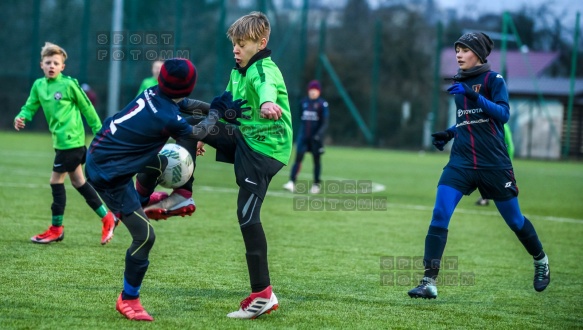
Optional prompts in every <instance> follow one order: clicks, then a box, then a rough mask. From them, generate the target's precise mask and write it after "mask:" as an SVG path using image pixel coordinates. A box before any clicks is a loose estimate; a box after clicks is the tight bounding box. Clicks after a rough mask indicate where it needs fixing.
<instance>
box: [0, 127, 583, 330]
mask: <svg viewBox="0 0 583 330" xmlns="http://www.w3.org/2000/svg"><path fill="white" fill-rule="evenodd" d="M207 150H208V152H207V154H206V155H205V156H204V157H201V158H199V159H198V162H197V169H196V173H195V177H196V182H195V195H194V198H195V201H196V204H197V211H196V212H195V213H194V214H193V216H191V217H185V218H181V217H175V218H170V219H169V220H167V221H159V222H155V221H153V226H154V227H155V230H156V236H157V239H156V244H155V245H154V248H153V250H152V252H151V254H150V268H149V271H148V273H147V274H146V278H145V280H144V283H143V285H142V291H141V300H142V304H143V305H144V307H145V308H146V309H147V310H148V312H149V313H150V314H151V315H152V316H153V317H154V318H155V322H153V323H139V322H133V321H128V320H126V319H124V318H123V317H122V316H121V315H120V314H119V313H118V312H117V311H116V310H115V300H116V298H117V296H118V295H119V292H120V291H121V288H122V277H123V267H124V256H125V251H126V249H127V247H128V246H129V243H130V236H129V233H128V231H127V229H126V228H125V227H124V226H123V225H120V227H118V228H117V230H116V233H115V237H114V238H113V240H112V242H111V243H109V244H108V245H105V246H101V245H100V244H99V241H100V232H101V223H100V221H99V219H98V217H97V215H95V213H93V211H91V210H90V209H89V207H88V206H87V205H86V204H85V202H84V201H83V199H82V197H81V196H80V195H79V194H78V193H77V192H76V191H75V189H74V188H73V187H72V186H71V185H70V182H69V181H68V180H67V181H66V183H65V187H66V189H67V207H66V211H65V220H64V225H65V239H64V240H63V241H62V242H59V243H52V244H49V245H37V244H33V243H31V242H30V241H29V239H30V237H31V236H33V235H35V234H38V233H40V232H42V231H44V230H46V229H47V228H48V226H49V224H50V206H51V202H52V198H51V191H50V187H49V184H48V182H49V177H50V172H51V166H52V161H53V157H54V151H53V149H52V146H51V138H50V135H49V134H39V133H36V134H35V133H29V132H19V133H15V132H8V131H4V132H0V174H1V175H0V219H1V230H0V329H122V328H123V329H133V328H136V329H138V328H139V329H149V328H151V329H232V328H235V329H237V328H239V329H248V328H270V329H284V328H285V329H332V328H336V329H407V328H411V329H420V328H437V329H439V328H448V329H450V328H457V329H467V328H488V329H511V328H512V329H527V328H532V329H549V328H553V329H574V328H581V327H583V302H582V300H581V295H582V293H583V276H582V274H583V265H582V263H581V253H582V252H583V197H582V196H583V195H582V193H583V164H582V163H580V162H579V163H577V162H555V161H535V160H521V159H517V160H515V161H514V169H515V174H516V178H517V181H518V186H519V188H520V195H519V202H520V205H521V209H522V211H523V213H524V214H525V215H526V216H527V217H528V218H529V219H530V220H531V221H532V223H533V224H534V226H535V228H536V230H537V232H538V233H539V236H540V238H541V241H542V243H543V246H544V248H545V251H546V252H547V254H548V255H549V261H550V267H551V278H552V280H551V284H550V285H549V287H548V288H547V289H546V290H545V291H544V292H542V293H537V292H535V291H534V289H533V288H532V277H533V265H532V259H531V257H530V256H529V255H528V254H527V253H526V251H525V250H524V248H523V247H522V245H521V244H520V243H519V241H518V239H517V238H516V236H515V235H514V233H513V232H512V231H511V230H510V229H508V227H507V226H506V224H505V223H504V220H503V219H502V218H501V217H500V216H499V215H498V213H497V211H496V208H495V206H494V205H493V204H491V205H490V206H487V207H478V206H475V205H474V202H475V200H476V199H477V198H478V195H477V192H475V193H474V194H472V195H471V196H469V197H464V198H463V199H462V201H461V202H460V204H459V205H458V208H457V210H456V212H455V213H454V216H453V218H452V221H451V225H450V227H449V240H448V244H447V247H446V250H445V257H447V258H448V259H447V260H449V263H448V265H449V266H448V267H449V268H448V269H447V270H443V271H442V273H443V274H444V276H443V278H444V279H446V280H447V283H442V285H439V286H438V289H439V296H438V298H437V299H435V300H421V299H411V298H409V297H408V296H407V291H408V290H409V289H410V288H412V287H413V286H415V285H416V283H415V281H416V280H415V276H417V275H418V274H419V272H420V271H419V270H418V269H417V268H418V266H417V265H418V261H419V258H420V257H421V256H422V255H423V249H424V240H425V234H426V232H427V227H428V225H429V221H430V219H431V212H432V206H433V201H434V198H435V187H436V183H437V180H438V179H439V176H440V173H441V169H442V168H443V166H444V165H445V164H446V163H447V159H448V155H447V153H444V152H428V153H417V152H402V151H391V150H380V149H367V148H345V147H328V148H327V151H326V153H325V155H324V156H323V179H324V180H325V183H324V188H325V189H324V193H323V194H320V195H317V196H314V195H309V194H292V193H288V192H285V191H283V190H282V189H281V186H282V185H283V184H284V183H285V182H286V181H287V179H288V174H289V170H290V166H288V167H284V169H283V170H282V171H281V172H280V173H279V174H278V175H277V176H276V177H275V178H274V179H273V181H272V183H271V186H270V189H269V193H268V196H267V198H266V200H265V202H264V204H263V209H262V222H263V226H264V228H265V231H266V235H267V239H268V244H269V258H270V259H269V262H270V270H271V280H272V284H273V286H274V292H275V293H276V295H277V296H278V298H279V303H280V309H279V310H277V311H276V312H274V313H272V314H270V315H265V316H262V317H260V318H259V319H257V320H254V321H249V320H232V319H228V318H227V317H226V314H227V313H228V312H231V311H234V310H236V309H237V308H238V303H239V301H240V300H241V299H243V298H244V297H246V296H247V295H248V293H249V290H250V289H249V283H248V275H247V269H246V263H245V255H244V246H243V241H242V238H241V234H240V231H239V228H238V225H237V220H236V215H235V210H236V196H237V186H236V184H235V182H234V174H233V170H232V166H231V165H228V164H223V163H217V162H215V161H214V150H212V148H210V147H208V148H207ZM311 170H312V166H311V158H310V156H309V155H307V156H306V159H305V161H304V166H303V168H302V173H301V175H300V179H301V180H302V182H306V183H307V182H308V181H309V180H310V179H311ZM353 184H360V186H361V187H365V191H354V190H352V189H351V187H352V185H353ZM336 187H340V190H341V191H342V193H336V191H334V189H335V188H336ZM367 187H372V191H367V190H368V188H367ZM354 201H357V202H358V203H359V204H356V206H354V204H353V203H352V202H354ZM371 201H372V202H373V204H369V203H368V202H371ZM371 207H372V208H373V210H370V208H371ZM339 209H343V210H339ZM444 260H445V258H444Z"/></svg>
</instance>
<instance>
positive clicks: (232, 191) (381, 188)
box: [0, 182, 583, 225]
mask: <svg viewBox="0 0 583 330" xmlns="http://www.w3.org/2000/svg"><path fill="white" fill-rule="evenodd" d="M372 186H373V189H372V190H373V192H381V191H384V190H385V186H383V185H382V184H377V183H373V185H372ZM0 187H3V188H4V187H6V188H26V189H38V188H42V189H49V188H50V186H49V184H48V183H47V184H36V183H10V182H0ZM201 191H204V192H214V193H222V194H237V193H238V191H239V190H238V189H237V188H227V187H212V186H195V194H196V192H201ZM267 195H268V196H273V197H278V198H289V199H292V198H294V197H299V196H302V197H305V196H306V195H303V194H301V195H300V194H292V193H290V192H287V191H272V190H271V191H268V192H267ZM310 196H313V195H310ZM387 209H388V210H390V209H404V210H413V211H422V212H431V211H432V210H433V206H432V205H415V204H396V203H387ZM455 213H461V214H473V215H482V216H484V215H485V216H496V217H499V216H500V214H499V213H498V212H496V211H486V210H469V209H463V208H457V209H456V210H455ZM525 216H527V217H529V218H531V219H536V220H544V221H552V222H564V223H575V224H579V225H583V219H573V218H562V217H554V216H538V215H529V214H525Z"/></svg>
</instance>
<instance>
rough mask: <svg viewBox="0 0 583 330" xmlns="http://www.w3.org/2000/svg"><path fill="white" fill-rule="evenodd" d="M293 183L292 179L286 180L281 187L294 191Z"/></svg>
mask: <svg viewBox="0 0 583 330" xmlns="http://www.w3.org/2000/svg"><path fill="white" fill-rule="evenodd" d="M295 188H296V187H295V184H294V182H293V181H288V182H287V183H286V184H284V185H283V189H285V190H287V191H290V192H295Z"/></svg>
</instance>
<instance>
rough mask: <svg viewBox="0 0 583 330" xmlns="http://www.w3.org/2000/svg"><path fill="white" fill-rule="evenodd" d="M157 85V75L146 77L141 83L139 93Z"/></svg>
mask: <svg viewBox="0 0 583 330" xmlns="http://www.w3.org/2000/svg"><path fill="white" fill-rule="evenodd" d="M156 85H158V78H156V77H148V78H145V79H144V80H142V83H141V84H140V88H139V89H138V94H137V95H140V94H142V92H143V91H145V90H146V89H148V88H150V87H152V86H156ZM137 95H136V96H137Z"/></svg>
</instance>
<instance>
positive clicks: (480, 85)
mask: <svg viewBox="0 0 583 330" xmlns="http://www.w3.org/2000/svg"><path fill="white" fill-rule="evenodd" d="M481 87H482V84H477V85H473V86H472V89H473V90H474V92H476V93H479V92H480V88H481Z"/></svg>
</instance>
